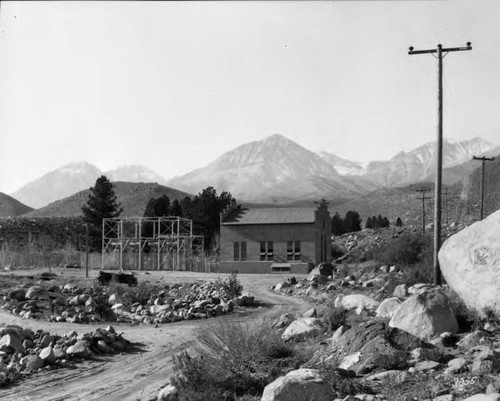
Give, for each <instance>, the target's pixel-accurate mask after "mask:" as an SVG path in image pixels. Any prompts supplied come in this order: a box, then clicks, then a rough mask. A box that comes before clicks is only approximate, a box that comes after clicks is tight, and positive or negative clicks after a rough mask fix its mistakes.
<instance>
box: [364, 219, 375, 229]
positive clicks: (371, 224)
mask: <svg viewBox="0 0 500 401" xmlns="http://www.w3.org/2000/svg"><path fill="white" fill-rule="evenodd" d="M365 228H373V221H372V218H371V217H368V218H367V219H366V223H365Z"/></svg>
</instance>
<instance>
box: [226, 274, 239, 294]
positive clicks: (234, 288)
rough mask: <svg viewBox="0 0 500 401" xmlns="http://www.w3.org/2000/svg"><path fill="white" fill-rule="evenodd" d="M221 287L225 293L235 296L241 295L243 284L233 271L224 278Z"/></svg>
mask: <svg viewBox="0 0 500 401" xmlns="http://www.w3.org/2000/svg"><path fill="white" fill-rule="evenodd" d="M223 287H224V290H225V291H226V293H227V294H228V295H229V296H230V297H231V298H236V297H237V296H239V295H241V291H242V290H243V286H242V285H241V283H240V281H239V280H238V275H237V274H236V273H234V272H233V273H231V275H230V276H229V277H228V278H227V279H226V280H224V282H223Z"/></svg>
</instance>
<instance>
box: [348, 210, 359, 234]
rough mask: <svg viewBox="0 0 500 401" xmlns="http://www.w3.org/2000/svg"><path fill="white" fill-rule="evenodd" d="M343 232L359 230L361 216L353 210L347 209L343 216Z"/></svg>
mask: <svg viewBox="0 0 500 401" xmlns="http://www.w3.org/2000/svg"><path fill="white" fill-rule="evenodd" d="M344 229H345V232H347V233H350V232H353V231H360V230H361V217H359V213H358V212H356V211H355V210H349V211H348V212H347V213H346V214H345V217H344Z"/></svg>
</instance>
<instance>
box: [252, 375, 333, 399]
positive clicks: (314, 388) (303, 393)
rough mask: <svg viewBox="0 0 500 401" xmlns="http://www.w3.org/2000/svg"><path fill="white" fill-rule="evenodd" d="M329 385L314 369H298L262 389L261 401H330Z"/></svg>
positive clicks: (331, 395) (330, 391)
mask: <svg viewBox="0 0 500 401" xmlns="http://www.w3.org/2000/svg"><path fill="white" fill-rule="evenodd" d="M332 398H333V394H332V390H331V388H330V385H329V384H328V383H327V382H325V381H324V380H323V379H322V378H321V376H320V374H319V371H318V370H316V369H298V370H293V371H291V372H289V373H288V374H287V375H286V376H282V377H279V378H277V379H276V380H275V381H273V382H272V383H270V384H268V385H267V386H266V387H265V388H264V393H263V394H262V398H261V401H296V400H304V401H306V400H314V401H331V400H332Z"/></svg>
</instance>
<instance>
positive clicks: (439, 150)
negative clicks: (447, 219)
mask: <svg viewBox="0 0 500 401" xmlns="http://www.w3.org/2000/svg"><path fill="white" fill-rule="evenodd" d="M464 50H472V46H471V43H470V42H467V46H465V47H449V48H443V46H442V45H441V44H439V45H437V48H435V49H428V50H414V48H413V46H410V48H409V51H408V54H409V55H410V56H411V55H416V54H432V56H434V57H436V58H437V60H438V126H437V143H436V182H435V187H434V194H435V195H434V258H433V259H434V260H433V270H434V284H441V270H440V268H439V259H438V253H439V248H440V247H441V178H442V172H443V58H444V57H446V55H447V54H448V53H450V52H458V51H464ZM443 53H444V55H443ZM435 54H437V56H436V55H435Z"/></svg>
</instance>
